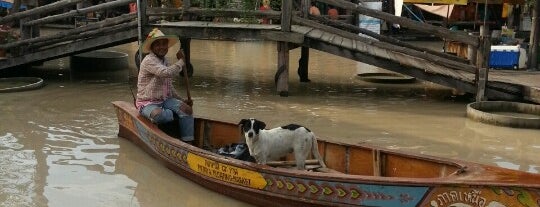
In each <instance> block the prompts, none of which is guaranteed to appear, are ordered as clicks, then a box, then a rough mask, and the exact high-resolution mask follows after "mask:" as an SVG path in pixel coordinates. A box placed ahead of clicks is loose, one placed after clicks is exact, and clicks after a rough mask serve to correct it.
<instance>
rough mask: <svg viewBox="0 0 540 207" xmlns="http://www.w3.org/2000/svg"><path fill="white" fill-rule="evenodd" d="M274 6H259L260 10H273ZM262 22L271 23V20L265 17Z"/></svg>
mask: <svg viewBox="0 0 540 207" xmlns="http://www.w3.org/2000/svg"><path fill="white" fill-rule="evenodd" d="M271 9H272V8H270V6H268V5H266V6H265V5H262V6H261V7H259V10H260V11H266V10H271ZM261 24H270V20H268V18H263V19H262V22H261Z"/></svg>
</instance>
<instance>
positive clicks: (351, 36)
mask: <svg viewBox="0 0 540 207" xmlns="http://www.w3.org/2000/svg"><path fill="white" fill-rule="evenodd" d="M293 22H295V23H297V24H301V25H305V26H310V27H313V28H317V29H320V30H323V31H326V32H330V33H332V34H338V35H340V36H342V37H345V38H349V39H352V40H359V41H362V42H366V43H368V44H371V45H375V46H377V47H379V48H384V49H387V50H389V51H394V52H399V53H403V54H408V55H411V56H414V57H418V58H422V59H425V60H429V61H432V62H435V63H438V64H444V65H445V66H446V67H449V68H453V69H455V70H462V71H467V72H470V73H475V68H474V66H472V65H469V64H466V63H461V62H457V61H453V60H449V59H447V58H442V57H440V56H436V55H433V54H430V53H424V52H421V51H417V50H414V49H409V48H405V47H402V46H397V45H392V44H389V43H386V42H382V41H375V40H372V39H368V38H365V37H361V36H358V35H357V34H353V33H350V32H345V31H342V30H339V29H336V28H334V27H330V26H327V25H323V24H320V23H317V22H315V21H311V20H306V19H304V18H300V17H293Z"/></svg>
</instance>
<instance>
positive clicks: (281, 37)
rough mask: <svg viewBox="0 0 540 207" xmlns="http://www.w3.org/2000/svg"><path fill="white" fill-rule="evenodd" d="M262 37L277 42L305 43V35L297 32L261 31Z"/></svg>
mask: <svg viewBox="0 0 540 207" xmlns="http://www.w3.org/2000/svg"><path fill="white" fill-rule="evenodd" d="M261 36H262V37H263V38H264V39H267V40H272V41H277V42H290V43H296V44H302V43H304V35H303V34H299V33H295V32H282V31H261Z"/></svg>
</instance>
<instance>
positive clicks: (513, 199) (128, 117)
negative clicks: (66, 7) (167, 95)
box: [113, 101, 540, 207]
mask: <svg viewBox="0 0 540 207" xmlns="http://www.w3.org/2000/svg"><path fill="white" fill-rule="evenodd" d="M113 105H114V108H115V110H116V113H117V116H118V123H119V133H118V135H119V136H120V137H123V138H127V139H129V140H131V141H132V142H134V143H136V144H137V145H139V146H140V147H142V148H143V149H144V150H146V151H147V152H148V153H149V154H151V155H153V156H154V157H156V158H157V159H159V160H161V161H162V162H163V163H164V164H165V165H166V166H167V167H168V168H170V169H171V170H173V171H175V172H177V173H178V174H179V175H181V176H183V177H186V178H188V179H190V180H192V181H193V182H195V183H198V184H200V185H202V186H204V187H206V188H208V189H211V190H214V191H217V192H218V193H221V194H224V195H227V196H230V197H233V198H236V199H238V200H241V201H245V202H247V203H251V204H254V205H257V206H386V207H398V206H407V207H412V206H422V207H423V206H428V207H450V206H452V207H472V206H475V207H502V206H506V207H521V206H523V207H525V206H540V174H534V173H528V172H523V171H517V170H511V169H505V168H500V167H495V166H489V165H483V164H477V163H472V162H467V161H460V160H452V159H446V158H438V157H433V156H427V155H419V154H412V153H405V152H399V151H394V150H388V149H383V148H377V147H373V146H365V145H351V144H343V143H337V142H330V141H325V140H322V139H320V138H319V140H318V147H319V151H320V154H321V155H322V157H323V159H324V161H325V163H326V168H322V167H320V165H318V163H313V162H312V161H314V160H308V162H307V163H309V165H308V166H306V168H308V169H310V170H297V169H296V168H295V167H294V166H292V165H294V162H293V161H292V160H293V159H294V158H293V157H292V156H290V157H286V158H283V159H282V160H279V161H274V162H269V163H267V164H266V165H261V164H257V163H254V162H249V161H243V160H239V159H235V158H231V157H229V156H224V155H220V154H218V153H216V152H215V149H217V148H220V147H223V146H227V145H230V144H231V143H237V142H239V141H240V140H243V138H242V135H241V134H240V129H239V127H238V126H237V124H236V123H227V122H223V121H218V120H212V119H205V118H196V119H195V141H194V142H193V143H191V144H188V143H184V142H182V141H180V140H179V139H177V138H174V137H173V136H170V135H168V134H167V133H165V132H164V131H163V130H161V129H160V128H159V127H158V126H156V125H155V124H152V123H151V122H150V121H149V120H147V119H145V118H144V117H142V116H140V115H139V113H138V111H137V110H136V109H135V107H134V106H133V104H130V103H128V102H122V101H116V102H113Z"/></svg>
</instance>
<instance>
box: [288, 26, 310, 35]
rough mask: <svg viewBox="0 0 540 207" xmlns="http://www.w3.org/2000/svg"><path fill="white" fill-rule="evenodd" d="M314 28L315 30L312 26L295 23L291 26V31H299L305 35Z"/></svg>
mask: <svg viewBox="0 0 540 207" xmlns="http://www.w3.org/2000/svg"><path fill="white" fill-rule="evenodd" d="M312 30H313V28H312V27H306V26H299V25H293V26H292V27H291V31H293V32H297V33H300V34H303V35H305V34H307V33H308V32H311V31H312Z"/></svg>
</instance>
